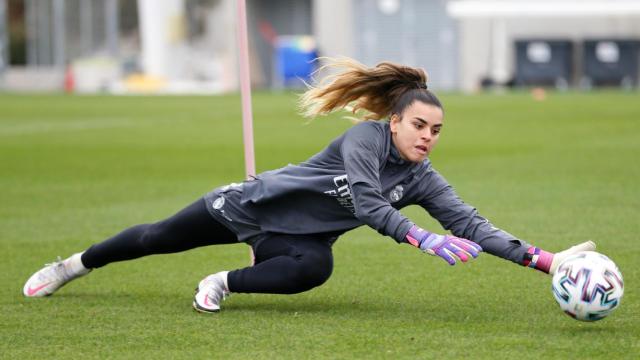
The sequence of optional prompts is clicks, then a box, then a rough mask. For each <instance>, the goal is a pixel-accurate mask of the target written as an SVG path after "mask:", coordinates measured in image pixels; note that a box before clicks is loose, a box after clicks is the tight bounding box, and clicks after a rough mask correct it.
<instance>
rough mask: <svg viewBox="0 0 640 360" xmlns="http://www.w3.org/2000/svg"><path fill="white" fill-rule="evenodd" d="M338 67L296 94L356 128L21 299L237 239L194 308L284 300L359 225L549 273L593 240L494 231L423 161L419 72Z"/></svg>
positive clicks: (69, 269) (427, 97) (316, 277)
mask: <svg viewBox="0 0 640 360" xmlns="http://www.w3.org/2000/svg"><path fill="white" fill-rule="evenodd" d="M327 66H328V67H330V68H331V69H333V70H340V71H339V72H338V73H337V75H334V76H333V77H329V78H327V79H326V80H325V81H324V82H322V83H320V84H317V87H312V88H310V89H309V90H308V91H307V92H306V93H304V94H303V96H302V97H301V106H302V109H303V111H304V115H305V116H307V117H310V118H313V117H316V116H318V115H323V114H327V113H330V112H332V111H336V110H341V109H345V108H349V109H351V110H352V111H353V113H354V114H357V115H358V116H359V117H360V119H361V120H362V121H360V122H359V123H358V124H357V125H355V126H353V127H352V128H350V129H349V130H347V131H346V132H345V133H344V134H343V135H342V136H340V137H339V138H337V139H335V140H334V141H333V142H331V143H330V144H329V145H328V146H327V147H326V148H325V149H323V150H322V151H320V152H319V153H318V154H316V155H314V156H313V157H311V158H310V159H309V160H307V161H306V162H303V163H301V164H299V165H289V166H285V167H283V168H280V169H277V170H273V171H267V172H265V173H262V174H259V175H258V176H256V177H255V178H254V179H251V180H248V181H245V182H243V183H240V184H231V185H228V186H224V187H221V188H218V189H215V190H213V191H212V192H210V193H208V194H206V195H205V196H204V197H202V198H200V199H198V200H197V201H196V202H194V203H193V204H191V205H189V206H187V207H186V208H184V209H183V210H181V211H180V212H178V213H177V214H175V215H173V216H171V217H169V218H168V219H166V220H163V221H159V222H156V223H153V224H142V225H136V226H133V227H131V228H129V229H126V230H124V231H123V232H121V233H119V234H118V235H116V236H114V237H112V238H110V239H107V240H105V241H103V242H101V243H97V244H94V245H93V246H91V247H89V248H88V249H87V250H85V251H84V252H81V253H77V254H75V255H72V256H71V257H69V258H67V259H65V260H62V261H58V262H55V263H53V264H50V265H47V266H46V267H44V268H43V269H41V270H40V271H38V272H36V273H35V274H34V275H33V276H31V278H30V279H29V280H28V281H27V283H26V284H25V286H24V289H23V292H24V295H25V296H28V297H41V296H46V295H51V294H53V293H54V292H55V291H56V290H58V289H59V288H60V287H61V286H63V285H64V284H66V283H67V282H69V281H70V280H73V279H75V278H78V277H80V276H82V275H85V274H87V273H89V272H90V271H91V270H93V269H96V268H100V267H103V266H105V265H107V264H109V263H113V262H116V261H123V260H131V259H136V258H139V257H142V256H146V255H151V254H166V253H174V252H179V251H185V250H188V249H193V248H196V247H199V246H206V245H216V244H230V243H238V242H243V243H247V244H249V245H250V246H251V247H252V248H253V252H254V254H255V264H254V265H253V266H249V267H245V268H242V269H236V270H232V271H222V272H218V273H215V274H212V275H209V276H207V277H205V278H204V279H203V280H202V281H200V283H199V284H198V288H197V291H196V295H195V298H194V300H193V307H194V308H195V309H196V310H198V311H201V312H215V311H218V310H220V302H221V300H222V299H223V298H224V297H225V296H226V295H227V294H228V293H274V294H293V293H299V292H303V291H307V290H309V289H312V288H314V287H316V286H319V285H321V284H323V283H324V282H325V281H326V280H327V279H328V278H329V276H330V275H331V272H332V268H333V257H332V253H331V246H332V244H333V243H334V242H335V241H336V239H337V238H338V237H339V236H340V235H342V234H343V233H345V232H346V231H349V230H351V229H354V228H356V227H358V226H361V225H368V226H370V227H372V228H374V229H375V230H377V231H378V232H379V233H381V234H383V235H387V236H390V237H391V238H393V239H394V240H395V241H396V242H398V243H406V244H409V245H410V246H415V247H416V248H417V249H419V250H421V251H423V252H426V253H428V254H430V255H435V256H438V257H440V258H442V259H444V260H445V261H446V262H447V263H449V264H450V265H454V264H455V263H456V261H458V260H460V261H463V262H465V261H468V260H469V259H470V258H475V257H477V256H478V254H479V253H480V252H481V251H486V252H488V253H490V254H492V255H495V256H499V257H501V258H503V259H506V260H510V261H512V262H514V263H516V264H520V265H524V266H529V267H532V268H535V269H538V270H541V271H543V272H546V273H553V272H554V271H555V269H556V267H557V265H558V264H559V263H560V262H561V260H562V259H564V258H565V257H566V256H568V255H570V254H572V253H575V252H578V251H583V250H593V249H594V248H595V245H594V244H593V243H592V242H587V243H583V244H580V245H577V246H574V247H572V248H570V249H568V250H565V251H563V252H560V253H557V254H553V253H550V252H547V251H544V250H541V249H539V248H537V247H535V246H531V245H529V244H527V243H525V242H524V241H522V240H519V239H517V238H516V237H514V236H513V235H511V234H509V233H507V232H505V231H502V230H500V229H498V228H496V227H494V226H493V225H492V224H491V223H490V222H489V221H488V220H486V219H485V218H483V217H481V216H480V215H479V214H478V212H477V211H476V209H475V208H474V207H472V206H470V205H468V204H466V203H464V202H463V201H462V200H461V199H460V198H459V197H458V196H457V195H456V193H455V192H454V190H453V189H452V188H451V186H450V185H449V184H448V183H447V181H446V180H445V179H444V178H443V177H442V176H441V175H440V174H439V173H438V172H437V171H436V170H435V169H433V167H432V166H431V163H430V161H429V160H428V156H429V154H430V153H431V152H432V151H433V149H434V148H435V146H436V144H437V143H438V138H439V137H440V132H441V130H442V127H443V125H444V123H443V117H444V114H443V108H442V104H441V103H440V101H439V100H438V98H437V97H436V96H435V95H434V94H433V93H432V92H431V91H429V90H428V89H427V85H426V80H427V76H426V75H425V73H424V71H423V70H421V69H416V68H411V67H407V66H401V65H396V64H392V63H389V62H384V63H381V64H378V65H376V66H375V67H373V68H367V67H365V66H363V65H362V64H359V63H357V62H355V61H353V60H349V59H343V60H333V61H332V62H331V63H330V64H329V65H327ZM412 204H418V205H420V206H421V207H423V208H424V209H425V210H426V211H427V212H428V213H429V214H430V215H431V216H432V217H434V218H435V219H437V220H438V221H439V222H440V223H441V224H442V226H443V227H444V228H445V229H447V230H450V231H451V233H452V234H453V235H440V234H435V233H432V232H430V231H428V230H426V229H421V228H420V227H418V226H417V225H415V224H414V223H413V222H412V221H411V220H409V219H407V218H406V217H404V216H403V215H402V214H401V213H400V212H399V209H402V208H403V207H405V206H408V205H412Z"/></svg>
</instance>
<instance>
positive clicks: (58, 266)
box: [44, 255, 71, 280]
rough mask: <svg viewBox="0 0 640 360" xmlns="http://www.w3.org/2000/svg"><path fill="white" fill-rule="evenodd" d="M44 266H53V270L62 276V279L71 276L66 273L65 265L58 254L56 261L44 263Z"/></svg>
mask: <svg viewBox="0 0 640 360" xmlns="http://www.w3.org/2000/svg"><path fill="white" fill-rule="evenodd" d="M44 265H45V266H53V269H54V271H55V272H56V273H57V274H58V275H60V276H62V278H63V279H64V280H67V279H68V278H70V277H71V276H70V275H69V274H68V273H67V267H66V266H64V262H63V261H62V258H61V257H60V256H59V255H58V258H57V260H56V261H54V262H52V263H49V264H44Z"/></svg>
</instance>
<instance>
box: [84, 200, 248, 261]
mask: <svg viewBox="0 0 640 360" xmlns="http://www.w3.org/2000/svg"><path fill="white" fill-rule="evenodd" d="M237 242H238V238H237V237H236V235H235V234H234V233H233V232H231V231H230V230H229V229H228V228H227V227H225V226H224V225H222V224H221V223H220V222H218V221H217V220H216V219H214V218H213V217H212V216H211V214H209V212H208V211H207V209H206V205H205V201H204V199H199V200H197V201H196V202H194V203H193V204H191V205H189V206H187V207H186V208H184V209H182V210H181V211H179V212H178V213H177V214H175V215H173V216H171V217H169V218H168V219H166V220H162V221H159V222H156V223H153V224H142V225H136V226H133V227H131V228H129V229H127V230H124V231H123V232H121V233H119V234H118V235H116V236H114V237H112V238H110V239H107V240H105V241H103V242H101V243H98V244H95V245H93V246H91V247H90V248H89V249H87V251H85V252H84V254H82V263H83V264H84V266H85V267H87V268H91V269H93V268H99V267H102V266H105V265H107V264H109V263H112V262H116V261H123V260H132V259H137V258H139V257H142V256H147V255H153V254H169V253H176V252H181V251H185V250H189V249H193V248H197V247H201V246H207V245H215V244H234V243H237Z"/></svg>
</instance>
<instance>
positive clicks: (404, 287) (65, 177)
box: [0, 93, 640, 359]
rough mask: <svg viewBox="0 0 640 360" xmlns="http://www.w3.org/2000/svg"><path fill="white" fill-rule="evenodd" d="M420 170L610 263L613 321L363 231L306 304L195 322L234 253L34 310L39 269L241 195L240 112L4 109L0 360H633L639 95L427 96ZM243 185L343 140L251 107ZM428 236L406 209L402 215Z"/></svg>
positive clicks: (235, 263)
mask: <svg viewBox="0 0 640 360" xmlns="http://www.w3.org/2000/svg"><path fill="white" fill-rule="evenodd" d="M442 100H443V102H444V104H445V107H446V118H445V128H444V131H443V134H442V137H441V142H440V145H439V147H438V149H436V152H435V153H434V155H433V157H432V160H433V163H434V165H435V167H436V168H437V169H438V170H439V171H440V172H441V173H442V174H443V175H444V176H445V177H447V179H448V180H449V181H450V182H451V183H452V184H453V186H454V187H455V188H456V189H457V191H458V193H459V194H460V195H461V197H462V198H463V199H464V200H465V201H467V202H469V203H471V204H473V205H475V206H476V207H478V209H479V210H480V213H481V214H483V215H484V216H485V217H488V218H489V219H491V220H492V221H493V223H494V224H495V225H496V226H499V227H501V228H503V229H505V230H507V231H509V232H511V233H513V234H515V235H516V236H518V237H520V238H522V239H525V240H528V241H530V242H532V243H534V244H537V245H539V246H541V247H543V248H546V249H548V250H550V251H558V250H561V249H564V248H566V247H568V246H570V245H572V244H574V243H578V242H582V241H584V240H586V239H593V240H595V241H597V242H598V246H599V247H598V249H599V251H601V252H603V253H605V254H607V255H608V256H610V257H611V258H612V259H613V260H614V261H615V262H616V263H617V264H618V266H619V267H620V269H621V270H622V272H623V275H624V280H625V285H626V289H625V297H624V299H623V301H622V305H621V307H620V308H619V309H618V310H616V312H614V313H613V314H612V315H611V316H610V317H609V318H606V319H604V320H603V321H600V322H597V323H580V322H577V321H575V320H572V319H570V318H569V317H568V316H566V315H564V314H563V313H562V312H561V311H560V310H559V308H558V307H557V306H556V304H555V302H554V300H553V297H552V295H551V291H550V277H548V276H545V275H543V274H540V273H537V272H535V271H532V270H529V269H526V268H522V267H520V266H516V265H514V264H511V263H508V262H506V261H503V260H501V259H498V258H495V257H492V256H490V255H487V254H483V255H482V256H481V257H480V258H479V259H477V260H476V261H473V262H472V263H469V264H464V265H457V266H455V267H448V266H447V265H446V264H445V263H444V262H443V261H442V260H440V259H437V258H434V257H430V256H427V255H423V254H421V253H420V252H418V251H416V250H415V249H412V248H410V247H409V246H401V245H396V244H395V243H394V241H393V240H391V239H390V238H385V237H382V236H380V235H378V234H377V233H375V232H374V231H371V230H369V229H366V228H360V229H357V230H355V231H353V232H350V233H348V234H346V235H345V236H343V237H342V238H341V239H340V240H339V241H338V242H337V244H336V245H335V246H334V255H335V269H334V273H333V276H332V277H331V279H330V280H329V281H328V282H327V283H326V284H325V285H323V286H322V287H319V288H316V289H314V290H312V291H310V292H307V293H303V294H299V295H291V296H283V295H244V294H236V295H234V296H232V297H231V298H230V299H229V300H227V301H226V302H225V303H224V304H223V306H224V309H223V311H222V312H221V313H219V314H217V315H213V316H208V315H203V314H198V313H195V312H194V311H193V310H192V309H191V300H192V296H193V288H194V287H195V285H196V284H197V282H198V281H199V280H200V279H201V278H202V277H204V276H205V275H207V274H210V273H213V272H216V271H219V270H223V269H234V268H238V267H242V266H246V265H247V264H248V262H249V255H248V248H247V247H246V246H245V245H242V244H239V245H225V246H217V247H208V248H201V249H196V250H192V251H188V252H185V253H180V254H174V255H163V256H151V257H147V258H143V259H139V260H137V261H130V262H123V263H117V264H111V265H109V266H107V267H105V268H103V269H100V270H97V271H94V272H93V273H92V274H90V275H89V276H87V277H85V278H83V279H80V280H78V281H76V282H73V283H71V284H70V285H68V286H67V287H65V288H63V289H62V290H61V291H60V292H58V293H56V294H55V295H54V296H52V297H50V298H46V299H25V298H24V297H23V296H22V294H21V290H22V286H23V284H24V282H25V281H26V280H27V278H28V277H29V276H30V275H31V274H32V273H33V272H34V271H36V270H38V269H39V268H40V267H41V266H42V265H43V264H44V263H45V262H49V261H51V260H54V259H55V257H56V256H57V255H61V256H63V257H66V256H68V255H70V254H72V253H73V252H76V251H80V250H83V249H85V248H86V247H88V246H89V245H91V244H92V243H94V242H98V241H101V240H103V239H105V238H107V237H110V236H112V235H113V234H115V233H116V232H119V231H120V230H122V229H124V228H126V227H129V226H131V225H134V224H138V223H144V222H152V221H156V220H159V219H162V218H165V217H166V216H169V215H171V214H173V213H174V212H176V211H178V210H179V209H181V208H182V207H183V206H185V205H187V204H188V203H190V202H191V201H193V200H195V199H197V198H198V197H200V196H201V195H203V194H204V193H206V192H207V191H209V190H210V189H212V188H214V187H216V186H219V185H223V184H227V183H230V182H234V181H239V180H242V178H243V173H244V170H243V169H244V165H243V158H242V144H241V141H242V137H241V124H240V122H241V121H240V119H241V114H240V103H239V97H238V96H221V97H101V96H98V97H69V96H48V95H42V96H24V95H20V96H18V95H2V96H0V164H1V166H0V188H1V189H2V195H1V199H2V200H1V201H0V254H1V256H2V261H0V274H2V277H1V278H0V279H1V280H0V281H1V282H0V306H1V312H2V315H1V319H2V320H1V321H0V358H33V357H39V358H54V357H55V358H84V359H86V358H140V359H146V358H152V357H154V358H225V359H235V358H238V359H241V358H254V359H258V358H289V359H300V358H343V359H350V358H393V359H396V358H406V359H415V358H473V359H479V358H486V359H507V358H523V357H532V358H548V359H569V358H607V359H622V358H628V359H637V358H640V299H639V295H638V283H639V281H640V272H639V270H638V259H639V258H640V245H639V242H638V240H639V239H638V234H639V233H640V222H639V218H640V187H639V183H640V165H639V164H640V160H638V157H639V156H640V106H639V105H638V104H640V98H639V97H638V94H637V93H627V94H624V93H591V94H555V93H552V94H550V96H549V97H548V98H547V100H545V101H542V102H538V101H534V100H533V99H532V98H531V97H530V96H529V95H528V94H525V93H520V94H510V95H501V96H498V95H478V96H460V95H446V96H442ZM254 114H255V140H256V151H257V159H256V160H257V164H258V168H259V171H264V170H268V169H272V168H275V167H279V166H283V165H286V164H287V163H296V162H300V161H303V160H305V159H306V158H308V157H309V156H310V155H312V154H314V153H315V152H317V151H319V150H320V149H321V148H322V147H323V146H324V145H326V144H327V143H328V142H329V141H330V140H331V139H333V138H334V137H336V136H338V135H339V134H340V133H341V132H342V131H343V130H345V129H346V128H348V127H349V126H350V124H349V123H348V122H347V121H344V120H341V119H339V117H337V116H333V117H330V118H326V119H318V120H316V121H314V122H312V123H310V124H305V123H304V121H303V120H302V119H301V118H300V117H299V116H297V115H296V113H295V96H294V95H292V94H280V95H274V94H266V93H264V94H256V95H254ZM403 213H405V214H406V215H407V216H409V217H410V218H412V219H414V220H415V221H417V222H418V223H420V224H421V225H423V226H425V227H427V228H429V229H435V230H440V229H441V228H440V226H439V225H438V224H437V223H436V222H434V221H433V220H431V219H430V218H429V217H428V215H426V214H425V213H424V212H423V211H421V210H420V209H419V208H415V207H412V208H407V209H404V210H403Z"/></svg>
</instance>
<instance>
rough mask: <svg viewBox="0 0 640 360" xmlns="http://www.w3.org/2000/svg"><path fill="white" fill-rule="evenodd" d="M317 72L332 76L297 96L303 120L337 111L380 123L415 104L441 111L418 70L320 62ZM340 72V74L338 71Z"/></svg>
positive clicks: (345, 60) (342, 61)
mask: <svg viewBox="0 0 640 360" xmlns="http://www.w3.org/2000/svg"><path fill="white" fill-rule="evenodd" d="M321 60H322V61H323V62H325V65H324V66H322V67H321V68H320V69H318V71H317V73H318V72H324V71H329V72H335V74H333V75H329V76H327V77H325V78H324V79H323V80H322V81H321V82H319V83H318V84H316V85H315V86H311V85H310V86H309V88H308V90H307V91H306V92H305V93H303V94H302V95H301V96H300V100H299V106H300V110H301V113H302V115H303V116H305V117H307V118H309V119H313V118H315V117H317V116H319V115H326V114H329V113H331V112H333V111H336V110H342V109H344V110H348V111H350V112H351V113H352V114H353V115H354V116H353V117H350V118H351V119H354V120H380V119H383V118H386V117H388V116H390V115H391V114H393V113H401V112H402V110H404V108H405V107H406V106H408V105H410V104H411V103H413V101H415V100H421V101H423V102H425V103H428V104H432V105H435V106H437V107H440V108H442V105H441V104H440V102H439V100H438V99H437V98H436V97H435V95H433V93H431V92H430V91H429V90H427V84H426V82H427V74H426V73H425V71H424V70H422V69H420V68H412V67H409V66H404V65H398V64H394V63H391V62H381V63H379V64H377V65H376V66H374V67H372V68H368V67H366V66H365V65H363V64H361V63H359V62H357V61H355V60H353V59H350V58H338V59H336V58H321ZM340 70H342V71H340Z"/></svg>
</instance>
